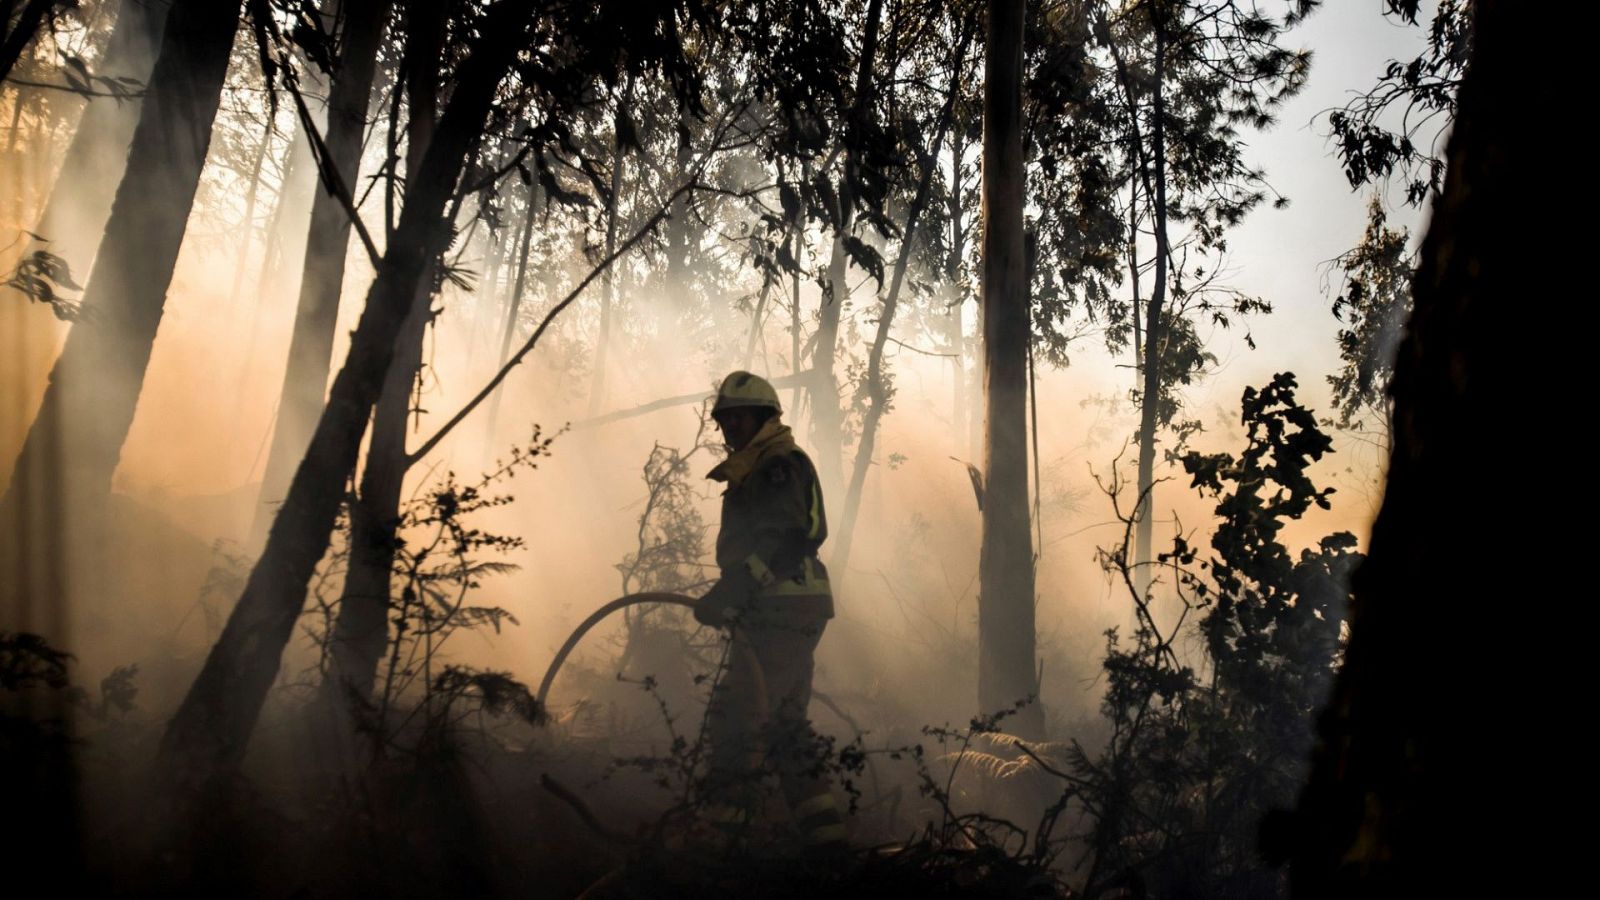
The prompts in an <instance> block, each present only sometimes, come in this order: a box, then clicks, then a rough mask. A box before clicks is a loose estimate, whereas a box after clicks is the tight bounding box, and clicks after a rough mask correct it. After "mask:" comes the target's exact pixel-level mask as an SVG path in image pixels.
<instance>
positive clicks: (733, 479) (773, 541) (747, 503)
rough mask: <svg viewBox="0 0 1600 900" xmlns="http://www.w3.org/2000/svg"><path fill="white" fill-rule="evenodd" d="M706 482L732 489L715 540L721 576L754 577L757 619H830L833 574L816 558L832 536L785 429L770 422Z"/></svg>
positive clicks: (812, 475)
mask: <svg viewBox="0 0 1600 900" xmlns="http://www.w3.org/2000/svg"><path fill="white" fill-rule="evenodd" d="M707 477H708V478H711V479H714V480H717V481H723V482H726V483H727V485H728V487H727V489H726V490H725V491H724V492H723V494H722V527H721V530H720V531H719V532H718V534H717V566H718V567H719V568H720V569H721V570H722V574H723V577H724V578H727V577H729V576H735V577H738V576H743V575H748V576H749V577H750V578H751V579H753V581H754V583H755V584H756V585H757V586H758V587H757V590H756V592H755V594H756V595H755V597H754V598H753V601H752V604H753V609H754V611H755V612H757V613H758V614H769V615H770V614H778V615H782V616H783V617H785V618H789V617H805V618H817V619H828V618H832V616H833V591H832V589H831V587H830V585H829V583H828V570H827V569H826V568H824V567H823V565H822V561H821V560H820V559H818V558H817V548H818V547H820V546H821V545H822V542H823V541H824V540H826V539H827V537H828V517H827V513H826V512H825V511H824V509H823V505H822V488H821V486H820V485H819V484H818V482H817V470H816V467H815V466H813V465H812V464H811V459H810V458H809V457H808V456H806V454H805V451H803V450H801V449H800V448H799V447H798V446H796V445H795V442H794V436H793V434H792V433H791V432H790V430H789V428H788V426H786V425H782V424H780V423H779V421H778V420H777V419H776V418H773V419H771V420H769V421H768V422H767V423H766V424H765V425H763V426H762V428H761V430H760V431H758V432H756V436H755V437H754V438H752V439H751V441H750V443H749V444H748V445H746V446H745V447H744V448H743V449H741V450H738V451H736V452H734V453H732V454H730V455H729V456H728V458H727V459H726V460H724V461H723V462H722V463H721V464H720V465H718V466H717V467H716V468H714V469H712V470H711V472H710V474H709V475H707ZM741 570H742V571H741ZM739 580H741V581H742V580H743V578H740V579H739Z"/></svg>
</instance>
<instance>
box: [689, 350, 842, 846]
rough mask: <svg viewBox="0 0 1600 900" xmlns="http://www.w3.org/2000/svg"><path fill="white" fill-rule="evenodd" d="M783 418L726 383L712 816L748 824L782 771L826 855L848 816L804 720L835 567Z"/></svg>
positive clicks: (712, 620)
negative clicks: (721, 650) (767, 778)
mask: <svg viewBox="0 0 1600 900" xmlns="http://www.w3.org/2000/svg"><path fill="white" fill-rule="evenodd" d="M782 412H783V409H782V407H781V405H780V404H779V402H778V392H777V391H775V390H774V389H773V387H772V385H771V384H769V383H768V382H767V381H766V380H765V379H763V378H760V377H758V376H756V375H752V374H750V373H749V372H734V373H732V374H731V375H729V376H728V377H727V378H725V379H723V381H722V385H721V387H720V388H718V390H717V396H716V401H715V403H714V404H713V406H712V408H711V416H712V418H713V419H714V420H715V421H716V423H717V427H718V428H720V429H721V430H722V435H723V439H724V440H725V441H726V443H727V445H728V449H729V451H730V452H729V454H728V458H727V459H725V460H723V461H722V463H721V464H719V465H718V466H717V467H716V468H714V469H712V470H711V472H710V473H709V474H708V475H707V476H706V477H708V478H711V479H713V480H716V481H721V482H725V483H726V484H727V488H726V490H724V491H723V495H722V524H721V527H720V530H719V531H718V533H717V566H718V567H719V568H720V569H721V577H720V578H719V579H718V580H717V583H716V584H715V585H713V586H712V588H711V589H710V590H709V591H707V592H706V594H705V596H704V597H702V598H701V599H700V601H699V603H698V604H697V606H696V608H695V618H696V619H697V620H699V621H700V622H701V624H704V625H709V626H713V627H719V628H721V627H726V628H729V629H730V632H731V642H732V643H731V644H730V647H729V653H728V662H727V668H726V670H725V671H724V672H723V674H722V678H721V679H720V680H719V681H718V682H717V684H716V687H715V688H714V689H713V691H712V695H711V702H710V705H709V707H708V709H707V712H706V716H707V722H706V730H707V738H708V740H709V743H710V766H709V772H708V776H707V781H706V786H707V791H708V795H709V797H710V804H709V806H708V809H707V816H708V818H711V819H712V820H713V822H715V823H716V824H718V825H721V826H722V827H724V828H727V829H729V830H730V831H731V830H736V829H738V828H740V827H742V826H743V825H746V824H748V823H749V821H750V818H751V816H752V815H753V813H754V812H755V810H756V808H757V807H758V806H759V796H760V794H759V791H758V782H759V780H760V778H761V777H762V775H763V774H764V773H765V772H767V771H771V770H776V772H777V775H778V779H779V782H780V784H781V786H782V788H783V793H784V796H785V799H786V800H787V801H788V803H789V808H790V810H791V812H792V813H793V815H794V819H795V821H796V823H797V824H798V826H799V829H800V832H801V835H802V837H803V839H804V840H805V842H806V845H807V847H808V848H811V849H813V850H815V851H819V852H824V853H829V852H837V851H839V850H841V849H842V848H843V847H844V846H845V843H844V841H845V827H844V820H843V817H842V815H841V813H840V809H839V807H838V805H837V801H836V800H835V798H834V796H833V792H832V790H831V789H830V786H829V783H828V780H827V778H826V777H825V776H824V775H823V774H822V772H821V766H820V760H821V757H820V755H819V753H818V744H817V739H816V736H815V735H814V733H813V732H812V730H811V724H810V722H809V720H808V719H807V717H806V707H807V706H808V705H809V704H810V702H811V676H812V669H813V660H812V656H813V654H814V653H815V652H816V649H817V643H818V641H819V640H820V639H821V637H822V630H823V627H824V626H825V625H826V624H827V622H828V619H830V618H832V617H833V593H832V590H831V589H830V587H829V584H828V572H827V569H825V568H823V565H822V561H821V560H819V559H818V558H817V548H818V547H820V546H821V545H822V542H823V540H824V539H826V538H827V536H828V520H827V516H826V515H825V514H824V512H823V507H822V490H821V487H820V486H819V485H818V482H817V472H816V469H815V467H813V466H812V464H811V460H810V458H809V457H807V456H806V454H805V453H804V452H803V451H802V450H801V449H800V448H799V447H797V446H795V441H794V436H793V434H792V433H791V432H790V430H789V427H788V426H786V425H784V424H783V422H782V421H781V419H780V416H781V414H782Z"/></svg>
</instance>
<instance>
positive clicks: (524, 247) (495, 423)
mask: <svg viewBox="0 0 1600 900" xmlns="http://www.w3.org/2000/svg"><path fill="white" fill-rule="evenodd" d="M538 202H539V189H538V187H537V186H536V185H535V184H530V185H528V205H527V208H526V210H525V212H526V217H525V218H524V219H523V220H522V235H521V237H520V238H519V239H518V242H517V277H516V281H515V282H514V283H513V284H512V286H511V302H510V303H509V304H507V305H506V319H505V324H504V325H503V326H502V327H501V329H500V352H499V354H498V355H496V356H495V371H499V370H500V369H501V368H502V367H503V366H505V364H506V358H507V357H509V356H510V355H511V339H512V337H513V336H515V335H516V333H517V313H519V312H521V310H522V289H523V287H524V286H525V285H526V284H527V280H528V251H529V247H530V246H531V245H532V242H533V210H534V207H535V206H537V205H538ZM504 393H505V392H504V391H495V392H494V396H493V397H492V398H490V400H489V414H488V416H487V420H486V421H485V422H484V426H483V427H484V437H485V440H484V454H485V457H486V458H492V455H493V451H492V450H491V449H490V448H492V447H493V446H494V442H495V440H496V437H495V434H496V430H497V429H498V428H499V426H500V397H501V395H503V394H504Z"/></svg>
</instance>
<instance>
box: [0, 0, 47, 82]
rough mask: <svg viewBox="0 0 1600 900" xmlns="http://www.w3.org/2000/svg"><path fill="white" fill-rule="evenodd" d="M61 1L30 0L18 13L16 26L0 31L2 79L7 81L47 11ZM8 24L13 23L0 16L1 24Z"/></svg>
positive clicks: (37, 30) (0, 69) (0, 73)
mask: <svg viewBox="0 0 1600 900" xmlns="http://www.w3.org/2000/svg"><path fill="white" fill-rule="evenodd" d="M60 2H61V0H28V2H27V4H26V5H25V6H23V7H22V12H20V13H18V14H17V18H16V24H15V27H13V28H11V29H10V30H8V31H4V32H3V33H0V81H5V79H6V76H8V75H10V74H11V69H12V67H13V66H15V65H16V64H17V60H18V59H20V58H21V57H22V50H23V48H25V47H27V46H28V44H29V43H30V42H31V41H32V40H33V39H34V37H35V36H36V35H37V34H38V33H39V26H40V25H42V24H43V23H44V17H45V13H48V12H49V11H50V7H52V6H55V5H56V4H57V3H60ZM6 18H9V16H8V17H6ZM8 24H11V23H9V22H6V21H5V19H3V18H0V26H4V25H8Z"/></svg>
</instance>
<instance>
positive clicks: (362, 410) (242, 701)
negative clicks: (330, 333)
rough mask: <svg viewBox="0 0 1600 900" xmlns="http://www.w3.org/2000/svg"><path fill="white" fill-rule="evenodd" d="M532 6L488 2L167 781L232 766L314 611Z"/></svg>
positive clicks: (172, 733) (205, 675) (191, 709)
mask: <svg viewBox="0 0 1600 900" xmlns="http://www.w3.org/2000/svg"><path fill="white" fill-rule="evenodd" d="M534 12H535V4H533V3H531V2H504V0H503V2H500V3H497V4H495V5H494V6H492V7H490V8H489V10H488V13H487V20H486V21H485V23H484V27H483V29H482V30H481V31H480V32H479V33H478V34H479V37H478V38H477V39H476V40H475V41H474V44H475V46H474V47H473V51H472V53H471V54H470V55H469V56H468V57H467V59H466V60H465V61H464V62H463V63H462V64H461V69H460V73H459V77H458V79H457V84H456V88H455V92H454V95H453V97H452V100H451V102H450V104H449V108H448V109H447V110H446V111H445V114H444V117H443V119H442V120H441V121H440V124H439V128H438V130H437V132H436V134H435V135H434V139H433V141H432V142H431V144H430V145H429V147H428V152H427V154H426V156H425V158H424V159H423V162H422V165H421V167H420V168H419V170H418V171H417V172H416V173H415V176H414V177H412V178H410V179H408V183H407V188H406V198H405V205H404V211H403V212H402V214H401V217H400V222H399V227H398V228H397V229H396V230H395V233H394V236H393V237H392V238H391V240H390V242H389V246H388V250H387V252H386V253H385V254H384V257H383V260H382V261H381V263H380V264H379V266H378V272H377V277H376V279H375V280H374V281H373V284H372V287H371V289H370V290H369V291H368V293H367V304H366V308H365V310H364V311H363V313H362V316H361V322H360V324H358V325H357V326H356V330H355V333H354V334H353V335H352V337H351V346H350V353H349V355H348V356H347V357H346V360H345V364H344V367H343V368H341V369H340V371H339V375H338V376H337V377H336V378H335V379H334V382H333V389H332V391H330V393H329V398H328V405H327V406H326V407H325V408H324V410H323V413H322V417H321V419H320V420H319V422H318V423H317V429H316V432H315V433H314V434H313V436H312V438H311V444H310V446H309V447H308V449H307V450H306V455H305V458H304V459H303V460H302V461H301V463H300V466H299V468H298V469H297V470H296V471H295V476H294V479H293V481H292V482H291V484H290V487H289V494H288V498H287V499H286V500H285V501H284V504H283V509H282V510H280V511H279V513H278V516H277V518H276V519H275V520H274V522H273V524H272V531H271V533H270V534H269V536H268V538H267V546H266V549H265V550H264V551H263V553H262V555H261V559H260V560H259V561H258V562H257V563H256V565H255V567H254V568H253V569H252V570H251V572H250V577H249V580H248V581H247V582H246V584H245V588H244V592H243V594H242V595H241V596H240V598H239V602H238V603H237V604H236V605H235V606H234V609H233V612H232V614H231V615H230V616H229V617H228V623H227V625H226V626H225V627H224V628H223V632H222V635H221V637H219V638H218V640H217V643H216V645H215V646H213V647H212V649H211V653H210V654H209V655H208V656H207V657H206V662H205V666H204V668H202V669H201V671H200V674H199V676H198V677H196V679H195V682H194V684H193V686H191V687H190V689H189V693H188V695H187V696H186V697H185V698H184V701H183V704H182V706H180V707H179V709H178V712H177V714H176V715H174V716H173V718H172V721H171V722H170V723H169V724H168V726H167V730H166V733H165V734H164V735H163V737H162V741H161V748H160V768H161V774H162V777H163V778H164V779H165V780H166V781H168V782H169V783H172V784H176V785H179V786H184V787H199V786H201V785H202V784H204V783H207V782H209V780H210V779H211V778H212V777H213V776H216V775H226V774H227V773H229V772H231V771H232V770H234V769H235V768H236V767H237V765H238V763H239V760H240V759H241V758H242V756H243V754H244V750H245V746H246V744H247V743H248V741H249V738H250V733H251V731H252V730H253V729H254V727H255V723H256V719H257V717H258V716H259V714H260V711H261V705H262V703H263V701H265V699H266V695H267V690H268V688H270V687H271V685H272V682H273V679H274V678H275V677H276V675H277V671H278V665H279V661H280V658H281V657H282V655H283V648H284V646H285V645H286V644H287V643H288V640H289V636H290V635H291V634H292V633H293V630H294V623H295V621H296V620H297V619H298V618H299V616H300V611H301V609H302V608H303V607H304V605H305V596H306V588H307V585H308V584H309V582H310V580H311V575H312V572H313V571H314V570H315V568H316V565H317V562H318V561H319V560H320V559H321V558H322V555H323V553H324V552H326V550H327V548H328V543H329V540H330V538H331V535H332V531H333V524H334V520H335V518H336V517H337V516H338V512H339V506H340V504H341V501H342V496H343V492H342V486H343V484H344V483H345V480H346V479H348V478H349V477H350V474H351V472H352V471H353V470H354V468H355V463H356V456H357V454H358V453H359V451H360V445H361V436H362V434H363V433H364V432H365V431H366V421H367V416H368V413H370V412H371V410H372V407H373V405H374V404H375V403H376V402H377V400H378V395H379V394H380V392H381V391H382V389H383V381H384V375H385V373H386V372H387V370H388V368H389V363H390V361H391V360H392V358H393V356H394V350H395V339H396V338H397V337H398V336H399V333H400V329H401V326H402V324H403V323H404V321H405V319H406V316H407V314H408V313H409V312H410V311H411V309H412V307H413V305H414V303H413V300H414V299H415V297H416V292H417V288H418V286H419V285H420V284H421V283H422V280H423V276H424V274H425V272H426V270H427V268H428V264H427V261H428V260H430V259H434V258H436V257H437V256H438V254H439V253H440V252H441V251H442V248H443V247H444V246H445V244H446V243H447V241H448V240H449V235H450V223H449V222H448V221H447V220H446V219H445V218H444V213H445V207H446V204H447V202H448V201H449V199H450V195H451V193H452V192H453V191H454V190H455V187H456V183H457V182H458V181H459V179H460V177H461V171H462V166H463V164H464V161H465V159H466V156H467V153H468V150H469V149H470V148H471V147H472V146H473V144H474V142H475V141H476V140H477V139H478V136H479V134H480V133H481V132H482V129H483V125H484V121H485V119H486V117H487V116H488V114H489V111H490V109H491V107H492V105H493V102H494V98H495V91H496V88H497V87H498V85H499V83H500V81H501V79H502V78H503V77H504V75H505V73H506V71H507V70H508V69H509V68H510V66H511V64H512V62H513V61H514V60H515V59H516V55H517V53H518V52H519V51H520V50H521V49H522V48H523V47H524V46H525V43H526V40H525V37H524V36H525V34H526V32H527V30H528V27H529V25H530V24H531V22H532V21H533V18H534Z"/></svg>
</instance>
